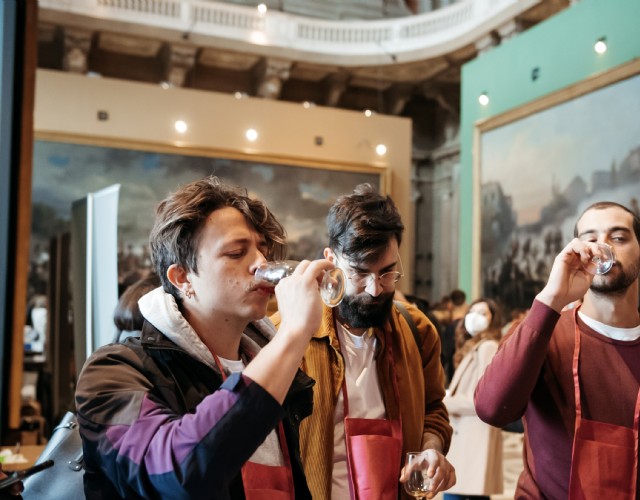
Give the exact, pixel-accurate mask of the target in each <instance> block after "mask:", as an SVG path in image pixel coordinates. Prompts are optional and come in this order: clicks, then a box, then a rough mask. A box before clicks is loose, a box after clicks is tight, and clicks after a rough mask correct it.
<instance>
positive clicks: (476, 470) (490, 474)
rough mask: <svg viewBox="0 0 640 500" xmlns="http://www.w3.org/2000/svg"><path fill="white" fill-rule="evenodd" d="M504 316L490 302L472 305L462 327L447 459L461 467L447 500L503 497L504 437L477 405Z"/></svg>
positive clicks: (451, 392) (451, 394)
mask: <svg viewBox="0 0 640 500" xmlns="http://www.w3.org/2000/svg"><path fill="white" fill-rule="evenodd" d="M501 323H502V317H501V313H500V310H499V307H498V305H497V304H496V303H495V302H494V301H493V300H491V299H478V300H476V301H474V302H472V303H471V306H470V307H469V312H468V313H467V314H466V316H465V317H464V321H461V322H460V324H459V325H458V328H457V330H458V331H457V332H456V337H457V338H458V339H462V342H460V344H461V345H460V347H459V348H458V349H457V350H456V354H455V356H454V366H456V370H455V372H454V374H453V378H452V379H451V384H450V385H449V390H448V393H447V396H446V397H445V398H444V403H445V405H446V406H447V409H448V410H449V418H450V421H451V426H452V427H453V438H452V441H451V448H450V449H449V453H448V454H447V458H448V459H449V461H450V462H451V463H452V464H453V466H454V467H455V468H456V476H457V479H458V480H457V483H456V485H455V486H454V487H453V488H451V489H450V490H449V491H447V493H445V495H444V498H445V500H454V499H466V498H484V499H487V500H488V499H489V495H493V494H499V493H502V487H503V479H502V432H501V430H500V429H497V428H495V427H491V426H489V425H487V424H485V423H484V422H482V421H481V420H480V419H479V418H478V415H477V414H476V410H475V407H474V404H473V393H474V391H475V388H476V385H477V384H478V380H480V377H481V376H482V374H483V373H484V370H485V369H486V367H487V366H488V365H489V363H490V362H491V359H492V358H493V356H494V354H495V353H496V351H497V350H498V342H499V339H500V336H501V335H500V333H501V332H500V327H501V326H502V325H501Z"/></svg>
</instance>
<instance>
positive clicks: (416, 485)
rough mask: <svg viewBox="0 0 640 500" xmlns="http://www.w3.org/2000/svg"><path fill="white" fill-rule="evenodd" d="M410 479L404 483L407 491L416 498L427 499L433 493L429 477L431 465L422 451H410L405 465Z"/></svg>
mask: <svg viewBox="0 0 640 500" xmlns="http://www.w3.org/2000/svg"><path fill="white" fill-rule="evenodd" d="M404 466H405V470H406V473H407V474H408V476H409V479H407V481H406V482H405V483H404V489H405V491H406V492H407V493H408V494H409V495H411V496H412V497H415V498H421V499H422V498H425V497H426V495H427V493H429V492H430V491H431V479H430V478H429V477H428V476H427V469H428V468H429V463H428V462H427V460H426V459H425V457H424V455H423V453H422V452H421V451H410V452H409V453H407V460H406V462H405V464H404Z"/></svg>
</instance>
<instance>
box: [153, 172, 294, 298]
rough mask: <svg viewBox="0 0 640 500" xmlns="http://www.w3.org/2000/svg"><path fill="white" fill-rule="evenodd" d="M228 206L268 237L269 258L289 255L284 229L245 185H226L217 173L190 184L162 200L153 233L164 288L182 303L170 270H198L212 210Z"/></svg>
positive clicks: (156, 264) (157, 262) (154, 251)
mask: <svg viewBox="0 0 640 500" xmlns="http://www.w3.org/2000/svg"><path fill="white" fill-rule="evenodd" d="M225 207H232V208H235V209H237V210H239V211H240V212H241V213H242V215H244V217H245V219H246V220H247V222H248V223H249V225H250V226H251V227H253V228H254V229H255V230H256V231H257V232H258V233H259V234H261V235H263V236H264V237H265V240H266V242H267V255H266V257H267V259H269V260H277V259H282V258H284V257H285V255H286V233H285V230H284V228H283V227H282V225H281V224H280V223H279V222H278V220H277V219H276V218H275V216H274V215H273V213H271V211H270V210H269V209H268V208H267V206H266V205H265V204H264V203H263V202H262V201H260V200H256V199H253V198H250V197H249V196H248V194H247V190H246V189H245V188H240V187H235V186H229V185H226V184H225V183H224V182H223V181H222V180H220V179H219V178H218V177H215V176H209V177H206V178H204V179H200V180H197V181H194V182H191V183H189V184H186V185H184V186H182V187H181V188H179V189H178V190H177V191H175V192H174V193H171V194H170V195H169V196H168V197H167V198H165V199H164V200H163V201H161V202H160V204H159V205H158V208H157V209H156V220H155V224H154V226H153V229H152V230H151V234H150V236H149V246H150V249H151V259H152V262H153V265H154V267H155V270H156V273H157V274H158V276H160V279H161V281H162V287H163V288H164V290H165V292H167V293H170V294H171V295H173V296H174V297H175V299H176V301H178V303H180V302H181V300H182V299H181V296H180V293H179V292H178V290H177V289H176V287H174V286H173V284H172V283H171V282H170V281H169V278H167V270H168V269H169V267H170V266H171V265H173V264H178V265H179V266H180V267H182V268H183V269H184V270H186V271H187V272H194V273H196V274H197V273H198V253H197V252H198V245H199V242H200V236H201V230H202V227H203V226H204V223H205V221H206V220H207V217H209V215H210V214H211V213H212V212H214V211H215V210H218V209H220V208H225ZM212 286H213V285H212Z"/></svg>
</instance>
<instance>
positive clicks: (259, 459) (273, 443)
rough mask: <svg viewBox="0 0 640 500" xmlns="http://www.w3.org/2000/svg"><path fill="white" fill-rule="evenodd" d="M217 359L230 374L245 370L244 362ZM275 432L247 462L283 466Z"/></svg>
mask: <svg viewBox="0 0 640 500" xmlns="http://www.w3.org/2000/svg"><path fill="white" fill-rule="evenodd" d="M218 359H219V360H220V363H221V364H222V366H223V367H224V368H226V369H227V370H228V371H230V372H231V373H239V372H241V371H242V370H244V368H245V365H244V361H242V360H241V359H238V360H235V359H224V358H221V357H219V356H218ZM277 430H278V428H277V427H276V428H275V429H274V430H272V431H271V432H270V433H269V435H268V436H267V439H265V441H264V443H262V444H261V445H260V446H259V447H258V449H257V450H256V451H255V452H254V453H253V455H251V458H249V462H254V463H257V464H262V465H284V455H283V454H282V450H281V449H280V442H279V441H278V433H277Z"/></svg>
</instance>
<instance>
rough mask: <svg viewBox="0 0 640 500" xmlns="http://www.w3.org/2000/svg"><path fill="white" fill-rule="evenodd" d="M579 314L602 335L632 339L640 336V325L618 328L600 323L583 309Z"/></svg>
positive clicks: (619, 338) (616, 338) (617, 338)
mask: <svg viewBox="0 0 640 500" xmlns="http://www.w3.org/2000/svg"><path fill="white" fill-rule="evenodd" d="M578 316H580V319H581V320H582V321H584V323H585V324H586V325H587V326H588V327H589V328H591V329H592V330H595V331H596V332H598V333H599V334H601V335H604V336H605V337H609V338H610V339H614V340H626V341H630V340H636V339H638V338H640V325H638V326H636V327H634V328H618V327H615V326H611V325H606V324H604V323H600V322H599V321H596V320H595V319H593V318H590V317H589V316H587V315H585V314H583V313H582V311H578Z"/></svg>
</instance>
